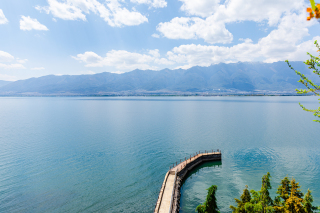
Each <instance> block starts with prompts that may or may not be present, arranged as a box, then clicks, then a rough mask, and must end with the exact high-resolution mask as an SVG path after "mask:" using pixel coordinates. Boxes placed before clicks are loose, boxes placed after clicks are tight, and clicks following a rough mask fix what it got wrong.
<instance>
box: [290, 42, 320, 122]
mask: <svg viewBox="0 0 320 213" xmlns="http://www.w3.org/2000/svg"><path fill="white" fill-rule="evenodd" d="M314 44H315V45H316V47H317V49H318V51H320V46H319V44H318V42H317V41H315V42H314ZM307 54H308V55H309V56H310V59H308V60H306V61H305V62H304V63H305V64H306V65H308V66H309V69H311V70H313V73H315V74H316V75H318V76H319V77H320V71H319V69H318V67H320V58H319V57H316V56H313V55H311V54H310V53H307ZM286 62H287V64H288V66H289V67H290V69H292V70H294V71H295V72H296V74H297V75H299V76H300V80H299V81H298V82H300V83H302V84H303V85H304V86H305V87H306V88H307V89H296V91H297V93H298V94H307V93H310V92H311V93H314V94H315V95H316V96H320V94H319V91H320V86H319V85H316V84H315V83H313V82H312V81H311V80H310V79H308V78H307V77H306V76H305V75H304V74H302V73H300V72H299V71H297V70H295V69H294V68H293V67H292V66H291V65H290V63H289V61H288V60H286ZM318 100H319V101H320V99H318ZM319 103H320V102H319ZM299 105H300V106H301V107H302V109H303V110H305V111H307V112H313V115H314V116H316V117H317V118H320V107H318V109H307V108H306V107H304V106H303V105H302V104H301V103H299ZM313 121H315V122H320V120H317V119H316V120H313Z"/></svg>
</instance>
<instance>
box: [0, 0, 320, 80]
mask: <svg viewBox="0 0 320 213" xmlns="http://www.w3.org/2000/svg"><path fill="white" fill-rule="evenodd" d="M307 6H308V1H304V0H281V1H278V0H260V1H256V0H226V1H223V0H170V1H168V0H34V1H24V0H10V1H0V80H19V79H26V78H31V77H39V76H44V75H50V74H54V75H80V74H94V73H100V72H113V73H123V72H129V71H132V70H134V69H152V70H161V69H164V68H170V69H177V68H183V69H187V68H189V67H192V66H210V65H211V64H217V63H236V62H239V61H241V62H251V61H261V62H267V63H272V62H276V61H283V60H285V59H289V60H292V61H293V60H295V61H302V60H305V59H306V58H307V56H306V52H307V51H309V52H314V51H315V47H314V45H313V42H314V40H316V39H318V40H319V38H320V37H318V35H319V32H320V31H319V29H320V25H319V23H318V22H317V21H316V20H312V21H310V22H307V21H306V17H307V13H306V11H305V10H306V7H307Z"/></svg>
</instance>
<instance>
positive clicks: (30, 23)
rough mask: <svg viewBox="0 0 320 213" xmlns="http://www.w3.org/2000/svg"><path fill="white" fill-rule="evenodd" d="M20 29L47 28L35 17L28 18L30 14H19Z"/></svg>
mask: <svg viewBox="0 0 320 213" xmlns="http://www.w3.org/2000/svg"><path fill="white" fill-rule="evenodd" d="M20 30H48V28H47V27H46V26H44V25H43V24H40V23H39V22H38V20H37V19H33V18H30V16H28V17H26V16H21V19H20Z"/></svg>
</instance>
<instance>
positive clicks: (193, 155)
mask: <svg viewBox="0 0 320 213" xmlns="http://www.w3.org/2000/svg"><path fill="white" fill-rule="evenodd" d="M215 152H218V153H221V150H219V149H217V150H215V149H211V150H204V151H202V152H201V151H199V152H196V153H195V154H194V153H193V154H192V155H190V157H189V156H188V158H187V157H185V159H184V161H185V162H186V163H187V162H188V160H189V161H191V160H192V158H195V157H197V156H198V155H200V154H201V153H202V154H203V153H204V154H206V153H215ZM184 161H181V159H180V163H183V162H184ZM180 163H179V162H178V161H176V165H174V163H172V166H169V170H171V169H172V168H174V167H175V166H177V165H178V164H180Z"/></svg>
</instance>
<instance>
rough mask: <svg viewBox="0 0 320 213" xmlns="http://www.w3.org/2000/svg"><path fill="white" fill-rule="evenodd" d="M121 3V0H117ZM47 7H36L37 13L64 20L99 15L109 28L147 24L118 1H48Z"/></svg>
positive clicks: (141, 16) (143, 17)
mask: <svg viewBox="0 0 320 213" xmlns="http://www.w3.org/2000/svg"><path fill="white" fill-rule="evenodd" d="M119 1H121V2H122V0H119ZM48 4H49V6H36V9H37V10H39V11H44V12H46V13H47V14H49V13H51V14H52V15H53V16H54V17H57V18H61V19H64V20H83V21H86V15H85V14H89V13H90V12H93V13H94V14H97V15H99V16H100V17H101V18H103V20H104V21H106V22H107V23H108V24H109V25H110V26H113V27H121V26H125V25H126V26H134V25H139V24H142V23H144V22H148V19H147V17H146V16H144V15H142V14H141V13H139V12H137V11H129V10H128V9H127V8H125V7H122V5H121V4H120V3H119V2H118V0H107V1H106V3H105V4H101V3H100V2H98V1H97V0H65V1H64V2H60V1H58V0H48Z"/></svg>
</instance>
